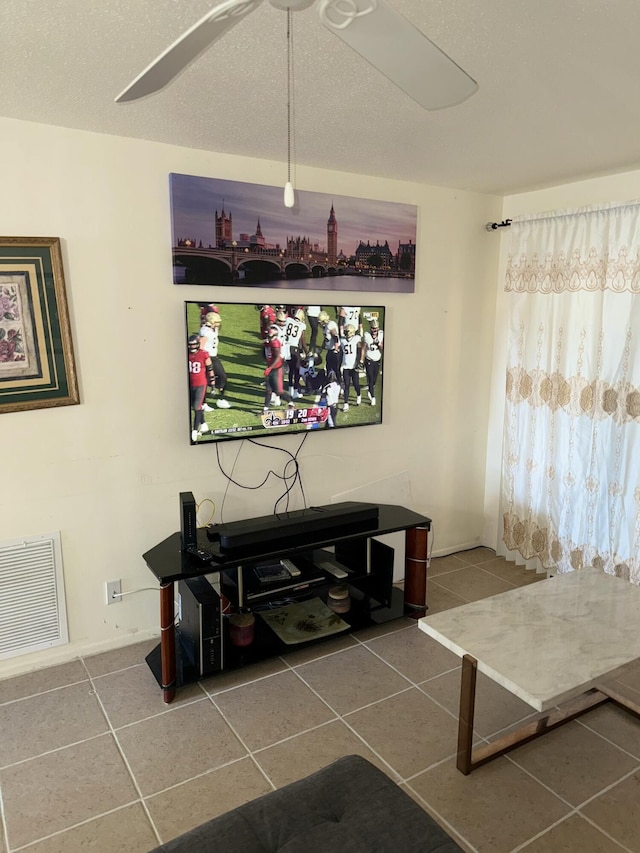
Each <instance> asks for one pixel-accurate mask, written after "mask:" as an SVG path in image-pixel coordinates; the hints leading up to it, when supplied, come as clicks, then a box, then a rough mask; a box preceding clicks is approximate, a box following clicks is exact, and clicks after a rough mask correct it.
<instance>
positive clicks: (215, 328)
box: [200, 311, 231, 412]
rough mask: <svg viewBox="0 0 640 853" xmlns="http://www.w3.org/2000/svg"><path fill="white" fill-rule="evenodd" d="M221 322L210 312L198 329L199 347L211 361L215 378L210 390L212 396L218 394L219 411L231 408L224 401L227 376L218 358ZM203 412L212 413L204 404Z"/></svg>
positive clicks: (229, 404) (218, 315)
mask: <svg viewBox="0 0 640 853" xmlns="http://www.w3.org/2000/svg"><path fill="white" fill-rule="evenodd" d="M221 325H222V320H221V318H220V314H218V313H216V312H213V311H210V312H209V313H208V314H207V315H206V316H205V318H204V323H203V324H202V326H201V327H200V346H201V347H202V349H203V350H204V351H205V352H206V353H207V355H208V356H209V358H210V359H211V364H212V366H213V372H214V373H215V376H216V381H215V386H214V387H213V388H212V389H211V390H212V393H213V394H216V393H217V394H218V395H219V396H218V399H217V401H216V406H217V407H218V408H219V409H229V408H231V403H230V402H229V401H228V400H226V399H225V396H224V392H225V389H226V387H227V374H226V373H225V369H224V367H223V366H222V362H221V361H220V359H219V358H218V346H219V344H220V326H221ZM202 408H203V409H204V411H205V412H212V411H213V409H212V408H211V406H209V405H207V403H204V405H203V406H202Z"/></svg>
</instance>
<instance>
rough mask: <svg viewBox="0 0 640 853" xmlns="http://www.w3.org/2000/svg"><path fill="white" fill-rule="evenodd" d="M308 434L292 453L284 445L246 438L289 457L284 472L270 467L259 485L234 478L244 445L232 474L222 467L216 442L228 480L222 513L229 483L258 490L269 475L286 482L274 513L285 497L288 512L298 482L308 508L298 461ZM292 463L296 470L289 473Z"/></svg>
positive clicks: (218, 458)
mask: <svg viewBox="0 0 640 853" xmlns="http://www.w3.org/2000/svg"><path fill="white" fill-rule="evenodd" d="M308 434H309V433H308V432H305V434H304V436H303V437H302V441H301V442H300V444H299V445H298V449H297V450H296V452H295V453H291V451H289V450H286V449H285V448H284V447H274V446H273V445H272V444H263V443H262V442H260V441H256V440H255V439H254V438H248V439H246V440H247V441H249V442H250V443H251V444H255V445H256V446H257V447H265V448H267V449H269V450H279V451H280V452H281V453H285V454H286V455H287V456H288V457H289V459H288V460H287V461H286V463H285V466H284V469H283V472H282V474H279V473H278V472H277V471H274V470H273V469H272V468H270V469H269V471H267V473H266V475H265V477H264V478H263V480H262V482H260V483H258V484H257V485H247V484H245V483H240V482H239V481H238V480H235V479H234V478H233V472H234V470H235V467H236V464H237V462H238V457H239V456H240V450H242V445H241V446H240V448H239V449H238V453H237V454H236V458H235V459H234V462H233V466H232V468H231V473H230V474H227V472H226V471H225V470H224V468H223V467H222V462H221V461H220V445H219V444H216V461H217V463H218V468H219V469H220V473H221V474H222V476H223V477H224V478H225V479H226V481H227V486H226V489H225V493H224V496H223V498H222V506H221V508H220V510H221V514H222V507H223V506H224V501H225V498H226V495H227V491H228V489H229V485H230V484H231V483H233V485H234V486H238V488H240V489H249V490H251V491H255V490H257V489H261V488H262V487H263V486H264V485H265V483H266V482H267V481H268V479H269V477H271V476H274V477H276V478H277V479H278V480H282V481H283V482H284V483H285V490H284V492H283V494H281V495H280V497H279V498H278V499H277V500H276V502H275V504H274V505H273V513H274V515H277V513H278V505H279V504H280V502H281V501H282V500H285V498H286V501H287V503H286V508H285V510H284V512H288V509H289V494H290V493H291V491H292V490H293V489H294V488H295V485H296V483H298V484H299V486H300V492H301V494H302V502H303V506H304V508H305V509H306V507H307V498H306V495H305V491H304V486H303V484H302V477H301V475H300V464H299V462H298V454H299V453H300V451H301V450H302V446H303V445H304V443H305V441H306V440H307V436H308ZM242 444H244V442H242ZM290 465H293V466H294V471H293V472H292V473H290V474H288V473H287V469H288V467H289V466H290ZM289 480H291V482H290V483H289V482H288V481H289Z"/></svg>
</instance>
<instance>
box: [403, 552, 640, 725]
mask: <svg viewBox="0 0 640 853" xmlns="http://www.w3.org/2000/svg"><path fill="white" fill-rule="evenodd" d="M639 625H640V588H639V587H637V586H635V585H634V584H632V583H629V582H628V581H625V580H621V579H620V578H616V577H614V576H612V575H607V574H605V573H604V572H602V571H601V570H600V569H595V568H586V569H581V570H580V571H577V572H572V573H571V574H567V575H559V576H557V577H555V578H550V579H549V580H545V581H541V582H539V583H533V584H530V585H528V586H524V587H519V588H518V589H514V590H510V591H509V592H503V593H501V594H500V595H494V596H492V597H491V598H485V599H482V600H481V601H474V602H472V603H471V604H464V605H462V606H461V607H455V608H453V609H452V610H446V611H444V612H443V613H437V614H434V615H433V616H424V617H423V618H422V619H420V620H419V621H418V626H419V628H420V629H421V630H423V631H424V632H425V633H426V634H428V635H429V636H431V637H433V638H434V639H435V640H437V641H438V642H439V643H441V644H442V645H443V646H445V647H446V648H448V649H450V650H451V651H452V652H454V653H455V654H457V655H460V657H462V656H463V655H465V654H469V655H471V656H472V657H474V658H475V659H476V660H477V661H478V670H479V671H480V672H483V673H484V674H485V675H487V676H489V678H491V679H493V680H494V681H496V682H497V683H498V684H501V685H502V686H503V687H505V688H506V689H507V690H509V691H511V693H514V694H515V695H516V696H519V697H520V699H522V700H524V701H525V702H527V703H528V704H529V705H531V706H532V707H533V708H535V709H536V710H538V711H546V710H547V709H548V708H551V707H553V706H554V705H557V704H559V703H561V702H564V701H566V700H568V699H571V698H573V697H574V696H577V695H579V694H580V693H584V692H585V691H587V690H589V688H591V687H593V686H594V685H595V684H597V683H598V682H602V681H603V680H604V677H605V676H606V677H607V678H612V677H615V675H616V674H617V673H618V671H619V670H621V669H622V668H623V667H624V666H626V665H627V664H629V663H631V662H632V661H634V660H636V659H637V658H640V630H639V627H638V626H639Z"/></svg>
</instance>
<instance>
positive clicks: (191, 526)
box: [180, 492, 198, 549]
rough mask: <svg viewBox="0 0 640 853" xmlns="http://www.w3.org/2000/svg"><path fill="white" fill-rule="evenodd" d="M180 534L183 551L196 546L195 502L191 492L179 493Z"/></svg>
mask: <svg viewBox="0 0 640 853" xmlns="http://www.w3.org/2000/svg"><path fill="white" fill-rule="evenodd" d="M180 533H181V534H182V547H183V549H184V548H193V547H196V546H197V544H198V539H197V536H198V532H197V525H196V500H195V498H194V497H193V492H180Z"/></svg>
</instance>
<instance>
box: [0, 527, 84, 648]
mask: <svg viewBox="0 0 640 853" xmlns="http://www.w3.org/2000/svg"><path fill="white" fill-rule="evenodd" d="M68 642H69V632H68V628H67V611H66V606H65V598H64V578H63V571H62V548H61V545H60V533H59V532H56V533H46V534H43V535H42V536H28V537H25V538H23V539H13V540H11V541H8V542H0V660H4V659H6V658H11V657H16V656H17V655H24V654H28V653H29V652H37V651H40V650H41V649H48V648H50V647H51V646H60V645H63V644H64V643H68Z"/></svg>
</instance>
